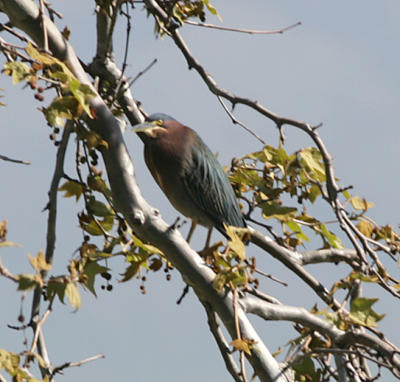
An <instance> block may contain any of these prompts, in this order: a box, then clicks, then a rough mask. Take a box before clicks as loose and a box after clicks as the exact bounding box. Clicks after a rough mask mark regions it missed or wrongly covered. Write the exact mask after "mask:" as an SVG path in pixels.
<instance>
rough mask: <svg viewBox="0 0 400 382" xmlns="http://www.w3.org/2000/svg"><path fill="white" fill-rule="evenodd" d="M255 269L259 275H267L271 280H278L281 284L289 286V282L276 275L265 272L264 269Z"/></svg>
mask: <svg viewBox="0 0 400 382" xmlns="http://www.w3.org/2000/svg"><path fill="white" fill-rule="evenodd" d="M254 271H255V272H256V273H258V274H259V275H262V276H264V277H267V278H269V279H270V280H272V281H275V282H277V283H279V284H281V285H283V286H285V287H287V286H288V285H289V284H288V283H287V282H285V281H282V280H279V279H278V278H276V277H275V276H272V275H271V274H269V273H265V272H263V271H260V270H259V269H255V270H254Z"/></svg>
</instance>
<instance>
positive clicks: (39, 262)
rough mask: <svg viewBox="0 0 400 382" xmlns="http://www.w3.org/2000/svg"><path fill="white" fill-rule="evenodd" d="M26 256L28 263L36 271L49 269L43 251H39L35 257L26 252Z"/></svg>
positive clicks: (49, 266)
mask: <svg viewBox="0 0 400 382" xmlns="http://www.w3.org/2000/svg"><path fill="white" fill-rule="evenodd" d="M28 258H29V261H30V263H31V264H32V267H33V268H34V269H35V270H37V271H38V272H40V271H49V270H50V269H51V264H48V263H47V262H46V256H45V254H44V252H43V251H40V252H39V253H38V254H37V256H36V257H32V256H31V255H29V254H28Z"/></svg>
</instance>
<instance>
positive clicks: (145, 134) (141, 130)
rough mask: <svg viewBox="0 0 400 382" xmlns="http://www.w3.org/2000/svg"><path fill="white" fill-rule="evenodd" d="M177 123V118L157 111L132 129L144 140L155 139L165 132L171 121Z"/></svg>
mask: <svg viewBox="0 0 400 382" xmlns="http://www.w3.org/2000/svg"><path fill="white" fill-rule="evenodd" d="M171 122H172V123H177V121H176V119H175V118H172V117H171V116H169V115H167V114H164V113H155V114H151V115H149V116H148V117H147V118H146V121H145V122H143V123H140V124H138V125H135V126H134V127H133V129H132V131H134V132H135V133H136V134H138V135H139V137H140V138H141V139H142V140H145V139H149V138H150V139H155V138H157V137H159V136H160V135H161V134H163V133H165V132H166V130H167V129H168V126H169V125H170V123H171Z"/></svg>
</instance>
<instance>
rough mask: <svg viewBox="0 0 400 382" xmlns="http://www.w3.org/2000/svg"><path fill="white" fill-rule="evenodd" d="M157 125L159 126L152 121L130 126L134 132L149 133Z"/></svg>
mask: <svg viewBox="0 0 400 382" xmlns="http://www.w3.org/2000/svg"><path fill="white" fill-rule="evenodd" d="M157 127H159V126H158V125H157V124H155V123H153V122H143V123H139V124H138V125H135V126H134V127H133V128H132V131H133V132H134V133H149V132H150V131H151V130H153V129H154V128H157Z"/></svg>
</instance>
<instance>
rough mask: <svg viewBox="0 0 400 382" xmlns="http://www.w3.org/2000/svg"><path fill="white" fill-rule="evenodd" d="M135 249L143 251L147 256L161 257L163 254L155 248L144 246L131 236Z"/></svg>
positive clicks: (148, 245)
mask: <svg viewBox="0 0 400 382" xmlns="http://www.w3.org/2000/svg"><path fill="white" fill-rule="evenodd" d="M132 239H133V243H134V245H135V247H138V248H141V249H143V250H144V251H145V252H146V253H148V254H155V255H160V256H162V255H163V253H162V251H160V250H159V249H158V248H157V247H155V246H154V245H151V244H144V243H143V242H142V241H141V240H140V239H139V238H138V237H136V236H132Z"/></svg>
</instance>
